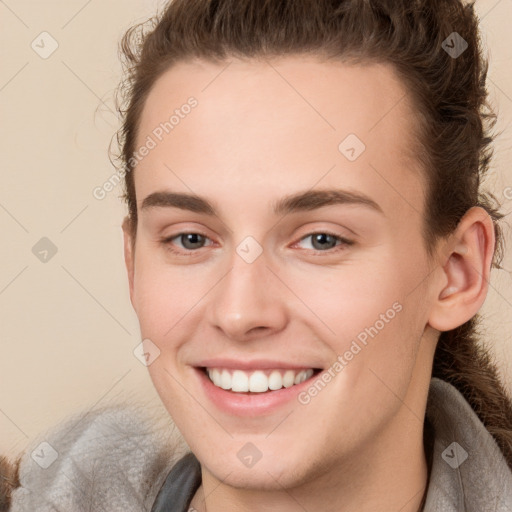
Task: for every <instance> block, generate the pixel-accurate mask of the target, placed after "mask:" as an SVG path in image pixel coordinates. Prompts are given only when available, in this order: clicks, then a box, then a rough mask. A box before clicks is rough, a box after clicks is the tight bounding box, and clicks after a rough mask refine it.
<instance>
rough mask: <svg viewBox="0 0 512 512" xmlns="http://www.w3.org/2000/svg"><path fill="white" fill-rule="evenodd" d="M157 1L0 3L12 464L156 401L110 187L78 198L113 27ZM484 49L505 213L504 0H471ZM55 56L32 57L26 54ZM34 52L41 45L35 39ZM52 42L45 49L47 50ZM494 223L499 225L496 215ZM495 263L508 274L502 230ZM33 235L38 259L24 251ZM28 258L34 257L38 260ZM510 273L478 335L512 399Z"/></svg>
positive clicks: (6, 444)
mask: <svg viewBox="0 0 512 512" xmlns="http://www.w3.org/2000/svg"><path fill="white" fill-rule="evenodd" d="M163 3H164V2H162V1H160V2H157V1H156V0H153V1H150V0H146V1H135V0H108V1H99V0H90V1H86V0H58V1H57V0H55V1H46V2H40V1H37V2H36V1H33V0H32V1H28V0H6V1H5V2H0V20H1V27H0V48H1V50H0V51H1V58H2V67H1V69H0V108H1V119H2V123H1V126H0V130H1V132H0V141H1V147H2V153H1V154H2V167H1V178H2V179H1V183H2V186H1V188H0V231H1V233H2V243H1V249H0V254H1V259H0V263H1V265H0V322H1V329H2V330H1V338H0V340H1V348H2V351H1V353H2V356H1V359H0V378H1V390H0V453H4V454H7V455H12V456H13V455H15V454H17V453H18V452H20V450H23V449H24V448H25V446H26V445H27V443H28V442H29V441H30V440H31V439H32V438H33V437H34V436H36V435H37V434H38V433H39V432H41V431H42V430H44V429H45V428H47V427H49V426H51V425H52V424H54V423H56V422H57V421H59V420H61V419H63V418H64V417H66V416H67V415H69V414H70V413H72V412H75V411H77V410H80V409H87V408H90V407H93V406H95V405H103V404H105V403H108V402H109V401H114V402H115V401H118V400H121V399H135V400H142V401H152V402H153V403H159V398H158V396H157V394H156V392H155V391H154V389H153V386H152V383H151V381H150V379H149V376H148V374H147V370H146V368H145V367H144V366H143V365H142V364H141V363H140V362H139V360H138V359H137V358H136V357H135V356H134V354H133V350H134V348H135V347H136V346H137V345H138V344H139V343H140V335H139V334H140V333H139V328H138V322H137V318H136V316H135V314H134V312H133V310H132V308H131V304H130V301H129V296H128V287H127V282H126V277H125V269H124V263H123V259H122V237H121V228H120V225H121V221H122V218H123V215H124V206H123V204H122V203H121V201H120V200H119V198H118V196H119V194H120V193H121V189H120V187H118V188H117V189H116V190H114V191H113V192H111V193H110V194H108V195H107V197H106V198H105V199H103V200H101V201H100V200H97V199H95V198H94V197H93V195H92V190H93V189H94V188H95V187H97V186H100V185H102V184H103V183H104V182H105V181H106V180H107V179H108V178H109V177H110V176H111V175H112V173H113V171H114V169H113V168H112V166H111V164H110V162H109V159H108V156H107V147H108V145H109V142H110V139H111V137H112V136H113V134H114V132H115V130H116V128H117V127H118V121H117V118H116V116H115V115H114V113H113V112H112V110H114V108H113V105H114V104H113V92H114V89H115V87H116V86H117V84H118V80H119V78H120V65H119V62H118V57H117V43H118V41H119V39H120V37H121V35H122V34H123V32H124V30H125V29H127V28H128V27H129V26H131V25H132V24H133V23H136V22H140V21H142V20H144V19H145V18H146V17H148V16H149V15H151V14H152V13H153V12H154V11H155V8H156V6H157V5H160V6H161V5H162V4H163ZM476 5H477V10H478V12H479V14H480V17H481V18H482V29H483V33H484V39H485V42H486V45H487V46H488V47H489V48H490V57H491V67H490V81H489V91H490V95H491V100H492V102H493V104H494V105H497V107H498V109H499V115H500V120H499V123H498V126H497V128H498V129H503V130H504V133H503V134H502V135H501V137H500V138H499V139H498V141H497V145H496V156H495V160H494V166H493V171H492V173H491V176H490V179H489V180H488V186H489V188H491V189H492V190H493V191H494V192H495V194H496V195H497V197H498V198H500V200H502V201H503V202H504V210H505V211H507V212H508V211H510V210H511V208H512V188H511V189H510V193H509V194H507V195H508V197H509V198H510V199H507V198H506V197H505V191H506V190H507V187H512V170H511V166H510V161H511V156H512V144H511V138H512V135H511V133H512V132H511V129H510V127H509V125H510V121H511V120H512V32H511V30H510V26H511V22H512V0H499V1H498V0H480V1H477V4H476ZM42 32H48V33H49V34H50V35H51V38H53V39H54V40H55V41H56V42H57V44H58V48H57V50H56V51H55V52H54V53H53V54H52V55H50V56H49V57H48V58H46V59H43V58H42V57H41V56H40V55H39V54H38V53H36V51H35V50H34V49H33V48H32V47H31V44H32V41H34V40H35V43H34V45H39V46H35V49H36V50H37V51H39V52H40V53H43V55H44V52H45V51H46V52H48V51H49V50H50V49H51V44H52V40H51V39H50V36H47V35H43V36H40V34H41V33H42ZM42 38H43V39H44V43H41V39H42ZM53 44H55V43H53ZM507 221H508V223H509V224H510V221H509V220H508V219H507ZM504 227H505V228H506V230H507V231H506V234H507V239H508V242H507V243H508V244H509V245H508V250H507V255H506V259H505V262H504V266H505V267H506V268H507V269H509V270H510V269H512V244H511V235H510V233H511V232H510V228H509V227H507V226H506V225H505V226H504ZM42 237H47V238H48V239H50V240H51V241H52V243H53V244H54V245H55V246H56V248H57V253H56V254H55V255H54V256H53V257H51V258H50V256H51V254H49V255H48V261H47V262H42V261H40V260H39V259H38V258H37V257H36V255H34V254H33V252H32V248H33V246H34V245H35V244H36V243H37V242H38V241H39V240H40V239H41V238H42ZM41 256H42V255H41ZM511 280H512V278H511V274H510V273H507V272H505V271H494V275H493V278H492V286H491V289H490V292H489V296H488V299H487V301H486V303H485V305H484V308H483V313H484V314H485V317H486V323H485V327H486V332H487V340H488V343H490V344H491V345H492V347H493V350H494V352H495V353H496V354H497V357H498V359H499V361H500V365H501V367H500V369H501V371H502V374H503V376H504V378H505V379H506V382H507V386H508V388H509V389H510V390H511V391H512V348H511V346H510V345H511V343H512V339H511V331H512V329H511V327H512V314H511V313H512V286H511V282H512V281H511Z"/></svg>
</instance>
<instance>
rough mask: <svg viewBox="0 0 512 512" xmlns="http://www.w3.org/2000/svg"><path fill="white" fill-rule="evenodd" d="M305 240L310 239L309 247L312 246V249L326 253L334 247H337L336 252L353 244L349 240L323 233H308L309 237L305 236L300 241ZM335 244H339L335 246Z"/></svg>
mask: <svg viewBox="0 0 512 512" xmlns="http://www.w3.org/2000/svg"><path fill="white" fill-rule="evenodd" d="M307 238H311V240H312V243H311V245H312V246H313V249H314V250H315V251H317V252H327V251H330V250H332V249H334V247H338V249H335V250H336V251H337V250H340V249H343V248H344V247H345V246H348V245H352V244H353V243H354V242H352V241H351V240H348V239H346V238H343V237H341V236H338V235H334V234H332V233H327V232H323V231H322V232H317V233H310V234H309V235H306V236H305V237H303V238H301V239H300V241H302V240H306V239H307ZM336 242H340V243H339V244H337V243H336ZM333 243H334V245H332V244H333Z"/></svg>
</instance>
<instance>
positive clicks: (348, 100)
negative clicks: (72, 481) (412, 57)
mask: <svg viewBox="0 0 512 512" xmlns="http://www.w3.org/2000/svg"><path fill="white" fill-rule="evenodd" d="M230 62H231V64H230V65H229V67H227V68H226V63H222V64H214V63H210V62H205V61H201V60H194V61H187V62H182V63H179V64H177V65H175V66H174V67H173V68H172V69H170V70H168V71H166V72H165V73H164V74H163V75H162V76H161V77H160V78H159V80H158V81H157V82H156V83H155V85H154V87H153V89H152V90H151V92H150V94H149V97H148V99H147V102H146V104H145V107H144V110H143V113H142V117H141V120H140V129H139V133H138V146H139V145H141V144H143V142H144V140H145V139H146V137H147V135H148V134H151V132H152V130H154V128H155V127H156V126H158V125H159V123H161V122H162V121H164V120H165V119H166V118H168V115H167V113H172V111H173V110H174V109H175V108H179V107H180V105H183V103H185V102H186V100H187V98H188V97H190V96H194V97H195V98H196V99H197V101H198V106H197V107H196V108H195V109H193V110H192V111H191V113H190V114H189V115H188V116H186V117H185V118H184V119H181V120H180V123H179V125H178V126H176V127H175V128H174V130H173V131H172V132H171V133H170V134H169V135H168V136H167V137H165V138H164V139H163V140H162V141H161V142H160V143H159V144H158V145H157V146H156V147H155V148H154V149H152V150H151V151H150V153H149V154H148V155H147V156H146V157H145V158H144V159H142V161H141V162H140V163H139V164H138V165H137V167H136V169H135V171H134V172H135V175H134V179H135V187H136V194H137V205H138V215H139V218H138V225H137V237H136V239H135V240H134V239H133V238H132V235H131V233H132V232H131V230H130V226H129V221H128V219H125V222H124V224H123V229H124V240H125V261H126V266H127V271H128V278H129V284H130V297H131V302H132V304H133V307H134V309H135V311H136V313H137V316H138V319H139V322H140V327H141V334H142V338H143V339H147V338H148V339H150V340H151V341H152V342H153V343H154V344H155V345H156V346H157V347H158V348H159V350H160V355H159V356H158V357H157V358H156V359H155V360H154V361H153V362H152V363H151V364H150V365H149V366H148V369H149V373H150V376H151V379H152V381H153V383H154V385H155V387H156V390H157V392H158V393H159V395H160V397H161V399H162V401H163V403H164V405H165V407H166V408H167V410H168V411H169V413H170V415H171V416H172V418H173V419H174V421H175V423H176V425H177V426H178V428H179V429H180V431H181V432H182V434H183V436H184V438H185V440H186V441H187V443H188V444H189V446H190V447H191V449H192V451H193V452H194V454H195V455H196V456H197V458H198V459H199V461H200V463H201V467H202V485H201V487H200V488H199V490H198V492H197V493H196V495H195V496H194V498H193V501H192V506H193V507H194V508H195V509H196V510H198V511H200V512H202V511H204V510H208V512H218V511H219V512H220V511H226V510H229V511H231V510H232V511H235V510H236V511H267V510H280V511H283V512H292V511H293V512H295V511H303V510H323V511H325V512H331V511H332V512H334V511H343V512H353V511H354V512H355V511H358V512H365V511H372V512H375V511H389V510H401V511H402V512H406V511H407V512H409V511H417V510H418V508H419V505H420V502H421V498H422V495H423V492H424V489H425V486H426V481H427V467H426V460H425V453H424V448H423V441H422V435H423V418H424V415H425V407H426V399H427V393H428V387H429V382H430V373H431V367H432V361H433V355H434V350H435V346H436V342H437V339H438V336H439V333H440V331H443V330H450V329H453V328H455V327H457V326H459V325H461V324H462V323H464V322H465V321H467V320H468V319H470V318H471V317H472V316H474V315H475V314H476V312H477V311H478V310H479V308H480V307H481V305H482V303H483V301H484V299H485V296H486V293H487V286H488V284H487V283H488V280H489V270H490V265H491V258H492V253H493V250H494V243H495V241H494V232H493V227H492V221H491V219H490V217H489V216H488V215H487V213H486V212H485V211H484V210H482V209H481V208H472V209H471V210H469V211H468V212H467V213H466V215H465V216H464V218H463V219H462V221H461V222H460V224H459V226H458V228H457V230H456V231H455V232H454V233H453V234H452V235H451V236H449V237H447V238H446V239H444V240H441V241H440V242H439V244H438V245H437V247H436V252H435V255H434V257H433V259H432V260H429V258H428V257H427V253H426V249H425V243H424V241H423V238H422V234H421V226H422V222H423V216H424V202H423V201H424V200H423V197H424V190H425V186H426V184H425V179H424V177H423V174H422V173H421V172H420V170H419V168H418V167H417V166H415V162H414V160H412V159H408V158H406V155H407V151H408V150H409V149H410V148H411V147H412V146H411V143H412V136H413V135H412V134H413V129H414V127H415V119H414V113H413V112H414V109H413V107H412V106H411V103H410V101H409V97H408V95H407V91H406V90H405V88H404V86H403V84H402V83H401V82H400V81H399V80H398V79H397V78H396V75H395V74H394V72H393V70H392V68H390V67H388V66H387V65H385V64H372V65H367V66H360V65H358V66H355V65H351V66H349V65H347V64H343V63H333V62H331V63H328V62H325V61H322V60H320V59H319V58H314V57H307V58H306V57H303V56H301V57H297V56H291V57H286V58H280V59H273V60H272V61H264V60H254V59H253V60H247V61H241V60H238V59H230ZM349 133H354V134H356V135H357V136H358V137H359V139H360V140H362V141H363V142H364V144H365V145H366V150H365V151H364V152H363V153H362V154H361V155H360V156H359V157H358V158H357V159H356V160H355V161H353V162H351V161H349V160H348V159H347V158H345V156H344V155H343V154H342V153H341V152H340V151H339V149H338V145H339V144H340V142H341V141H342V140H344V138H345V137H346V136H347V135H348V134H349ZM333 188H337V189H344V190H349V191H352V192H357V193H361V194H365V195H366V196H368V197H370V198H371V199H372V200H373V201H375V202H376V203H377V204H378V205H379V206H380V208H381V209H382V213H380V212H378V211H374V210H373V209H371V208H368V207H367V206H364V205H360V204H335V205H330V206H323V207H321V208H318V209H312V210H308V211H301V212H295V213H289V214H287V215H284V216H283V215H280V216H276V215H274V214H273V212H272V205H273V203H274V201H277V200H279V199H281V198H282V197H283V196H286V195H289V194H292V193H296V192H299V191H305V190H310V189H314V190H320V189H333ZM157 191H168V192H170V191H172V192H180V193H194V194H196V195H198V196H201V197H204V198H207V199H208V200H209V201H210V202H211V203H212V204H213V205H214V206H215V209H216V210H217V212H218V215H217V216H208V215H205V214H201V213H195V212H190V211H185V210H181V209H178V208H173V207H153V208H146V209H141V205H142V201H143V200H144V198H146V197H147V196H148V195H150V194H152V193H154V192H157ZM183 232H185V233H190V232H192V233H200V234H202V235H204V236H205V237H206V238H205V239H204V242H203V246H202V247H201V243H199V244H197V241H196V243H195V245H193V244H190V243H189V244H187V239H186V238H185V240H184V239H183V238H180V237H179V236H177V235H178V234H179V233H183ZM326 232H327V233H332V234H334V235H335V236H340V237H344V238H347V239H349V240H351V241H353V242H354V243H353V244H352V245H345V246H342V248H341V250H337V249H339V247H340V245H339V244H340V241H339V240H337V239H336V238H334V239H330V238H327V241H325V240H324V242H323V243H324V245H321V244H316V243H315V237H313V236H308V235H311V233H326ZM171 236H174V238H173V239H172V240H171V241H167V242H166V243H163V242H161V239H162V238H165V237H167V238H169V237H171ZM247 236H252V237H253V238H254V239H255V240H256V241H257V242H258V243H259V245H260V246H261V249H262V251H263V252H262V253H261V255H260V256H259V257H258V258H257V259H256V260H255V261H254V262H252V263H247V262H246V261H245V260H244V259H243V258H242V257H240V256H239V255H238V254H237V252H236V249H237V246H238V245H239V244H240V243H241V242H242V241H243V240H244V239H245V238H246V237H247ZM201 240H202V239H200V242H201ZM190 247H192V248H190ZM194 247H198V248H194ZM171 248H174V249H175V250H176V251H178V252H179V254H176V253H173V252H171ZM397 302H398V303H399V304H400V305H401V307H402V309H401V311H400V312H399V313H397V314H396V315H395V316H394V318H393V319H392V320H390V321H389V322H387V323H386V324H385V327H384V328H382V329H381V330H379V332H378V334H377V335H376V336H375V337H373V338H369V341H368V344H367V345H366V346H364V348H363V349H362V350H361V351H360V352H359V353H358V354H357V355H356V356H354V358H353V359H352V360H351V361H350V362H349V363H348V364H347V365H346V366H345V367H344V368H343V370H342V371H340V372H339V373H338V374H337V375H336V377H335V378H333V379H332V381H331V382H330V383H329V384H328V385H327V386H326V387H325V388H324V389H323V390H322V391H321V392H320V393H318V395H317V396H315V397H314V399H312V400H311V401H310V403H309V404H307V405H303V404H300V403H298V402H297V401H295V400H292V401H291V402H290V403H288V404H286V405H284V406H282V407H280V408H279V410H278V411H277V412H274V413H271V414H265V415H259V416H255V417H239V416H236V415H230V414H226V413H223V412H221V411H220V410H218V409H217V408H216V407H215V405H214V404H212V403H211V402H210V401H208V399H207V398H206V396H205V395H204V393H203V391H202V389H201V386H200V385H199V381H198V378H197V375H196V373H195V370H193V366H194V365H195V364H197V363H198V362H199V361H201V360H202V359H205V358H211V357H233V358H239V359H247V360H250V359H254V358H258V357H266V358H270V359H280V360H284V361H289V362H290V363H297V364H303V363H304V362H306V363H308V364H309V365H310V366H311V367H316V368H323V369H328V368H329V367H330V366H331V365H332V364H333V362H334V361H335V360H336V357H337V355H338V354H344V353H345V352H346V351H347V350H348V349H349V347H350V344H351V342H352V341H353V340H354V339H355V338H356V337H357V335H358V334H359V333H361V332H362V331H364V329H365V328H367V327H370V326H372V325H374V324H375V323H376V321H377V320H378V319H379V318H380V315H381V314H385V313H386V311H387V310H389V309H390V308H391V307H392V305H393V304H394V303H397ZM247 442H251V443H253V444H254V445H255V446H256V447H257V448H258V450H259V451H260V452H261V454H262V457H261V459H260V460H259V461H258V462H257V463H256V464H255V465H254V466H252V467H250V468H248V467H246V466H245V465H244V464H242V463H241V461H240V460H239V458H238V457H237V452H238V451H239V450H240V449H241V447H242V446H244V445H245V444H246V443H247Z"/></svg>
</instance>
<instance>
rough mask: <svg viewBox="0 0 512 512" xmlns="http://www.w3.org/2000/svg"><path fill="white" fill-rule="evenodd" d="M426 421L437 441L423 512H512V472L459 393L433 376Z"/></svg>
mask: <svg viewBox="0 0 512 512" xmlns="http://www.w3.org/2000/svg"><path fill="white" fill-rule="evenodd" d="M426 418H427V420H428V421H429V422H430V424H431V425H432V427H433V429H434V437H435V442H434V447H433V453H432V468H431V474H430V481H429V487H428V494H427V500H426V505H425V511H431V510H432V511H434V510H446V511H454V512H456V511H458V510H467V511H468V512H480V511H482V510H495V511H499V512H501V511H503V512H505V511H508V510H510V508H509V506H510V504H511V503H512V472H511V470H510V468H509V466H508V464H507V462H506V459H505V457H504V455H503V453H502V452H501V450H500V448H499V447H498V445H497V443H496V441H495V439H494V438H493V436H492V435H491V434H490V432H489V431H488V430H487V429H486V427H485V425H484V424H483V423H482V422H481V421H480V419H479V418H478V416H477V414H476V412H475V411H474V410H473V409H472V407H471V405H470V404H469V403H468V402H467V401H466V399H465V398H464V396H463V395H462V394H461V393H460V391H459V390H458V389H457V388H455V386H453V385H452V384H450V383H448V382H446V381H443V380H440V379H438V378H432V380H431V383H430V389H429V395H428V403H427V410H426Z"/></svg>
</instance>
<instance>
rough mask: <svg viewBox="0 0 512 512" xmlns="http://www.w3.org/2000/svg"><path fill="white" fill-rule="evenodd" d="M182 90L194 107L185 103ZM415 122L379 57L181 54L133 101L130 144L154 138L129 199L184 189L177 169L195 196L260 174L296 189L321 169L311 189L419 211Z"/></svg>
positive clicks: (404, 96) (264, 182) (402, 88)
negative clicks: (139, 108)
mask: <svg viewBox="0 0 512 512" xmlns="http://www.w3.org/2000/svg"><path fill="white" fill-rule="evenodd" d="M190 98H194V100H195V102H196V106H194V107H193V108H189V107H187V108H184V106H185V105H187V102H188V101H189V99H190ZM173 114H174V119H172V120H171V117H172V116H173ZM170 120H171V122H169V121H170ZM416 125H417V121H416V118H415V116H414V109H413V106H412V104H411V101H410V97H409V94H408V92H407V90H406V88H405V86H404V84H403V83H402V82H401V81H400V80H399V79H398V77H397V75H396V74H395V73H394V71H393V68H392V67H391V66H389V65H387V64H383V63H374V64H366V65H360V64H359V65H349V64H346V63H342V62H335V61H325V60H320V59H318V58H314V57H304V56H294V57H286V58H284V57H283V58H279V59H271V60H262V59H258V60H257V59H248V60H240V59H236V58H232V59H229V60H227V61H226V62H222V63H219V64H216V63H212V62H207V61H204V60H200V59H195V60H190V61H186V62H180V63H177V64H175V65H174V66H173V67H172V68H171V69H169V70H167V71H166V72H165V73H164V74H163V75H162V76H161V77H160V78H159V79H158V80H157V81H156V82H155V84H154V86H153V88H152V90H151V92H150V94H149V95H148V98H147V100H146V103H145V105H144V109H143V112H142V115H141V119H140V124H139V130H138V137H137V145H136V147H137V148H139V147H141V146H142V145H144V144H145V143H146V142H147V141H148V140H149V139H151V140H152V141H153V142H154V144H152V146H153V147H152V149H151V151H150V152H148V154H147V156H144V158H142V159H140V161H139V163H138V165H137V168H136V171H137V172H135V183H136V190H137V196H138V197H137V199H138V201H141V200H142V199H143V197H144V195H146V194H147V193H149V192H152V191H154V189H155V188H158V187H160V188H161V187H162V185H164V184H165V182H167V183H169V185H170V186H174V185H176V186H177V187H178V188H182V189H183V183H181V184H180V183H179V182H178V181H176V174H177V175H180V176H186V178H187V180H189V181H188V183H187V184H190V185H194V187H192V188H194V192H196V191H198V190H197V189H200V188H201V187H203V191H204V190H206V189H207V188H208V190H210V191H212V192H214V191H215V186H216V185H215V184H218V186H219V191H221V190H222V189H221V187H222V186H223V185H222V184H224V185H225V184H226V183H227V182H229V183H230V184H235V183H238V184H240V183H241V181H244V182H245V183H247V185H248V186H250V187H253V186H255V185H256V183H257V182H260V183H261V185H262V187H263V186H267V187H268V184H269V183H270V181H269V180H273V181H272V184H273V185H275V187H276V191H277V189H278V188H279V186H280V185H279V184H278V183H277V182H276V180H275V178H276V177H279V181H280V182H282V183H283V185H282V187H283V188H286V187H289V186H290V183H292V182H293V183H296V184H297V187H296V188H297V189H299V188H304V187H308V186H309V187H312V186H313V185H314V183H313V182H312V180H313V178H315V177H316V178H317V179H316V181H318V180H320V179H321V177H322V175H324V176H325V178H322V179H323V181H322V185H325V186H330V185H333V186H334V185H336V186H339V185H340V184H345V185H347V186H348V187H349V188H350V187H352V188H359V189H360V188H361V187H364V188H366V191H367V192H370V193H371V192H372V191H373V192H374V194H377V195H380V196H382V197H383V201H384V202H385V203H386V202H387V203H388V205H387V206H388V207H389V208H391V207H394V208H396V209H398V210H399V211H401V213H405V212H406V211H407V210H409V209H410V207H411V204H414V203H416V205H417V210H420V209H421V204H422V197H423V195H422V186H423V180H422V173H421V172H420V171H419V165H418V163H417V161H416V160H415V159H414V150H413V148H414V146H413V142H414V141H415V136H414V131H415V128H416ZM354 157H355V158H354ZM169 168H172V169H173V170H175V171H176V172H175V173H174V174H175V175H174V177H173V178H171V176H170V173H169ZM330 169H334V171H332V172H328V171H329V170H330ZM249 177H250V179H248V178H249ZM253 190H254V189H253ZM247 191H248V192H249V191H250V189H249V188H248V190H247ZM397 199H399V200H400V204H398V203H397ZM402 203H406V204H402Z"/></svg>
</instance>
